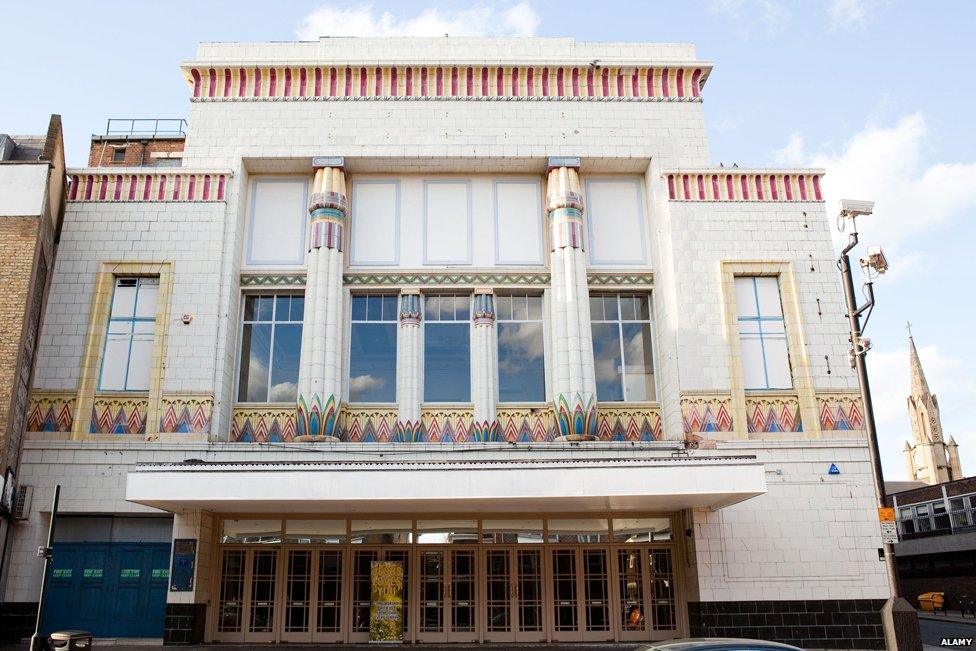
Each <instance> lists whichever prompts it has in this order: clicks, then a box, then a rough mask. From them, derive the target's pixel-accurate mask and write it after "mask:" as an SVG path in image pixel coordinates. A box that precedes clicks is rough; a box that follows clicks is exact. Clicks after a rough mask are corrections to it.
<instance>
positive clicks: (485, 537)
mask: <svg viewBox="0 0 976 651" xmlns="http://www.w3.org/2000/svg"><path fill="white" fill-rule="evenodd" d="M481 542H484V543H498V544H513V543H527V544H537V543H541V542H542V520H482V521H481Z"/></svg>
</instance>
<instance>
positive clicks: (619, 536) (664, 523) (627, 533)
mask: <svg viewBox="0 0 976 651" xmlns="http://www.w3.org/2000/svg"><path fill="white" fill-rule="evenodd" d="M613 540H614V542H622V543H642V542H657V541H660V540H671V520H670V519H669V518H615V519H614V521H613Z"/></svg>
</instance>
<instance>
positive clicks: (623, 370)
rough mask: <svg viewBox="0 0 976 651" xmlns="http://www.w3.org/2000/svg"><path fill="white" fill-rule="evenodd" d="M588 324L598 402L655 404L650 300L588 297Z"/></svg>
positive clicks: (634, 296) (639, 296)
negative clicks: (653, 401) (591, 335)
mask: <svg viewBox="0 0 976 651" xmlns="http://www.w3.org/2000/svg"><path fill="white" fill-rule="evenodd" d="M590 320H591V321H592V333H593V359H594V362H595V365H596V393H597V397H598V398H599V400H601V401H608V402H615V401H624V402H639V401H646V400H655V399H656V396H655V390H654V357H653V350H652V346H651V310H650V299H649V297H648V296H647V295H646V294H605V295H594V296H591V297H590Z"/></svg>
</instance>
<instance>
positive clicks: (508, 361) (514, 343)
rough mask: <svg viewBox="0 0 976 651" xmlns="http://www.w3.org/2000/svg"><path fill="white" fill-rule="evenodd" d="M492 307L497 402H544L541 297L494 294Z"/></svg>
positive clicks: (544, 372) (544, 383)
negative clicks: (494, 325) (496, 368)
mask: <svg viewBox="0 0 976 651" xmlns="http://www.w3.org/2000/svg"><path fill="white" fill-rule="evenodd" d="M495 310H496V312H497V325H498V399H499V401H500V402H543V401H545V399H546V371H545V354H544V350H545V348H544V345H543V336H542V297H541V296H526V295H507V296H506V295H502V296H496V297H495Z"/></svg>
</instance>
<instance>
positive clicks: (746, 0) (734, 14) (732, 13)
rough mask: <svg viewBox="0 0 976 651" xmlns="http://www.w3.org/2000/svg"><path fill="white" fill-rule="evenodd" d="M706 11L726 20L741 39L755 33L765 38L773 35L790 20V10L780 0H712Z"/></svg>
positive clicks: (750, 36)
mask: <svg viewBox="0 0 976 651" xmlns="http://www.w3.org/2000/svg"><path fill="white" fill-rule="evenodd" d="M708 11H709V13H711V14H712V15H713V16H716V17H717V18H719V19H722V20H724V21H726V25H727V26H728V27H729V28H731V29H732V30H733V31H734V32H735V33H736V35H737V36H738V37H739V38H741V39H743V40H749V39H750V38H752V37H753V36H754V35H756V34H758V35H760V36H762V37H765V38H769V37H772V36H775V35H777V34H779V33H780V32H782V31H783V30H785V29H786V26H787V25H788V24H789V22H790V12H789V10H788V9H787V8H786V3H785V2H783V1H782V0H712V2H711V3H709V6H708Z"/></svg>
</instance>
